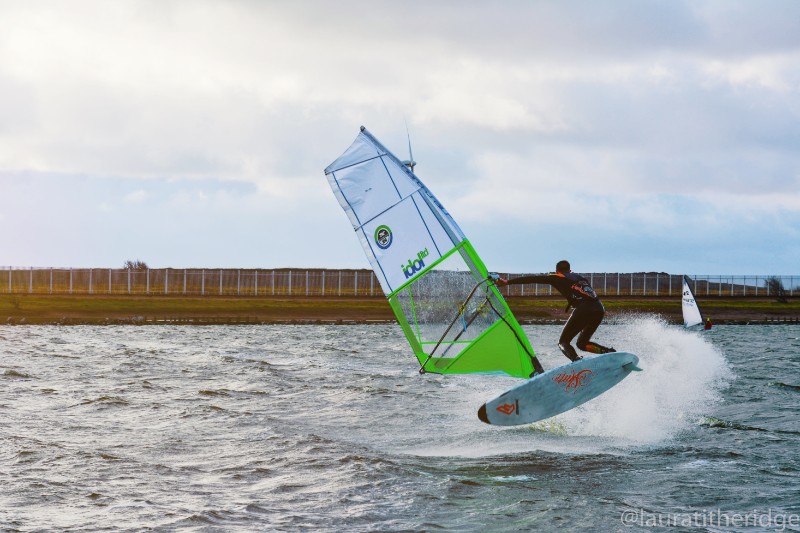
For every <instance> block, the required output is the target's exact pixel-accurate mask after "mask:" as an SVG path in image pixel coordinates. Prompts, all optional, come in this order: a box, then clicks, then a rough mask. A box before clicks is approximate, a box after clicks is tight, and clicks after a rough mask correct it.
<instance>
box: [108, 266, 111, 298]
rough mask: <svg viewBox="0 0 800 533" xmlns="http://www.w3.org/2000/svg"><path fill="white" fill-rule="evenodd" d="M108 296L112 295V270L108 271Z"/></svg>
mask: <svg viewBox="0 0 800 533" xmlns="http://www.w3.org/2000/svg"><path fill="white" fill-rule="evenodd" d="M108 294H111V269H110V268H109V269H108Z"/></svg>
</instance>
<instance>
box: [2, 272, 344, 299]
mask: <svg viewBox="0 0 800 533" xmlns="http://www.w3.org/2000/svg"><path fill="white" fill-rule="evenodd" d="M8 288H9V290H11V273H10V272H9V274H8ZM341 295H342V271H341V270H340V271H339V296H341Z"/></svg>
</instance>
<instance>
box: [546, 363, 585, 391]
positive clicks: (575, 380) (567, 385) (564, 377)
mask: <svg viewBox="0 0 800 533" xmlns="http://www.w3.org/2000/svg"><path fill="white" fill-rule="evenodd" d="M592 374H593V372H592V371H591V370H589V369H588V368H587V369H585V370H581V371H580V372H575V371H574V370H572V369H570V371H569V373H568V372H562V373H560V374H559V375H557V376H556V377H554V378H553V381H555V382H556V383H559V384H561V385H564V390H565V391H566V392H575V391H577V390H578V389H580V388H581V387H583V386H585V385H588V384H589V383H591V381H592Z"/></svg>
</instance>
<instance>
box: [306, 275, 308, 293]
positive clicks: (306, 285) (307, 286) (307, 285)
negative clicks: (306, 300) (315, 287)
mask: <svg viewBox="0 0 800 533" xmlns="http://www.w3.org/2000/svg"><path fill="white" fill-rule="evenodd" d="M306 296H308V270H306Z"/></svg>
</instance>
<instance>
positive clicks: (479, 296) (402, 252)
mask: <svg viewBox="0 0 800 533" xmlns="http://www.w3.org/2000/svg"><path fill="white" fill-rule="evenodd" d="M325 174H326V176H327V178H328V183H329V184H330V186H331V189H333V193H334V194H335V195H336V198H337V199H338V200H339V204H340V205H341V207H342V208H343V209H344V211H345V212H346V213H347V216H348V218H349V219H350V223H351V224H352V226H353V229H354V230H355V232H356V235H357V236H358V239H359V241H360V242H361V246H362V248H363V249H364V253H365V254H366V256H367V258H368V260H369V262H370V265H371V266H372V268H373V270H374V271H375V274H376V276H377V278H378V281H379V282H380V285H381V288H382V289H383V291H384V293H385V294H386V296H387V297H388V299H389V303H390V305H391V307H392V309H393V311H394V313H395V316H396V317H397V320H398V322H399V323H400V325H401V327H402V329H403V332H404V333H405V335H406V338H407V339H408V341H409V344H410V345H411V347H412V349H413V350H414V354H415V355H416V357H417V359H418V360H419V363H420V372H434V373H438V374H467V373H500V374H507V375H509V376H514V377H525V378H527V377H530V376H531V374H532V373H533V368H534V364H536V363H535V362H534V358H535V355H534V352H533V348H531V346H530V343H529V342H528V339H527V338H526V337H525V334H524V333H523V331H522V328H521V327H520V326H519V324H518V322H517V321H516V319H515V318H514V315H513V314H512V313H511V310H510V309H509V308H508V305H507V304H506V302H505V300H504V299H503V297H502V295H501V294H500V292H499V291H498V290H497V288H496V287H495V285H494V284H493V282H492V281H491V279H490V278H489V273H488V271H487V269H486V266H485V265H484V264H483V262H482V261H481V259H480V258H479V257H478V254H477V253H476V252H475V250H474V249H473V247H472V245H471V244H470V242H469V241H468V240H467V238H466V237H465V236H464V233H463V232H462V231H461V228H459V226H458V224H456V222H455V220H453V218H452V217H451V216H450V214H449V213H448V212H447V210H446V209H445V208H444V207H443V206H442V204H441V203H439V201H438V200H437V199H436V197H435V196H434V195H433V194H432V193H431V192H430V191H429V190H428V188H427V187H425V185H424V184H423V183H422V182H421V181H420V180H419V178H418V177H417V176H416V175H415V174H414V172H413V171H412V170H411V169H410V168H408V166H406V165H404V164H403V163H402V162H401V161H400V160H399V159H398V158H397V157H395V156H394V154H392V153H391V152H389V151H388V150H387V149H386V148H385V147H384V146H383V145H382V144H381V143H380V142H379V141H378V140H377V139H376V138H375V137H373V136H372V134H370V133H369V132H368V131H367V130H366V129H365V128H364V127H363V126H362V128H361V132H360V133H359V134H358V136H357V137H356V139H355V141H354V142H353V144H352V145H351V146H350V148H348V149H347V150H346V151H345V152H344V154H342V155H341V156H340V157H339V158H338V159H336V161H334V162H333V163H331V164H330V165H329V166H328V167H327V168H326V169H325Z"/></svg>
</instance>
